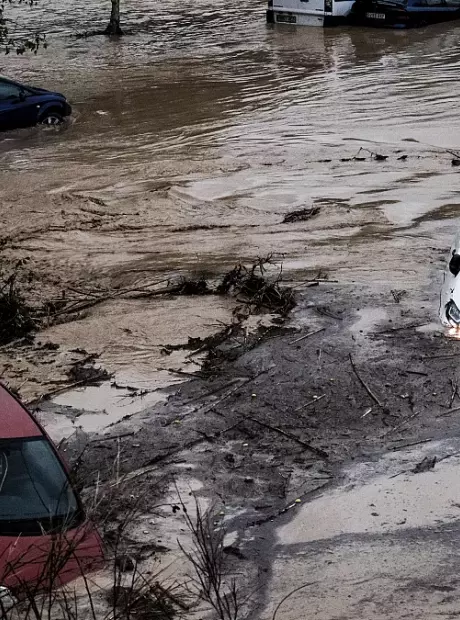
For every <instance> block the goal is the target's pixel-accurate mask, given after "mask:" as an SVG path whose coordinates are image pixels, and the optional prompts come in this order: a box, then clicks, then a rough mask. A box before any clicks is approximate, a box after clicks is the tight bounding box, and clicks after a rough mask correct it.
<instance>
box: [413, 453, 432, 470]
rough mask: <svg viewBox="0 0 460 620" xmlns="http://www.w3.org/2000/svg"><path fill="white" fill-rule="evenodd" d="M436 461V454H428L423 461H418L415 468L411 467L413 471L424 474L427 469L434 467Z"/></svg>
mask: <svg viewBox="0 0 460 620" xmlns="http://www.w3.org/2000/svg"><path fill="white" fill-rule="evenodd" d="M436 462H437V458H436V456H426V457H425V458H424V459H423V460H422V461H420V463H417V465H416V466H415V467H414V468H413V469H411V471H412V472H413V473H414V474H423V473H424V472H426V471H430V470H431V469H434V466H435V465H436Z"/></svg>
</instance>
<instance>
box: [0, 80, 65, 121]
mask: <svg viewBox="0 0 460 620" xmlns="http://www.w3.org/2000/svg"><path fill="white" fill-rule="evenodd" d="M71 113H72V108H71V107H70V105H69V103H68V101H67V99H66V98H65V96H64V95H61V94H60V93H54V92H51V91H48V90H45V89H44V88H35V87H33V86H25V85H24V84H19V83H18V82H13V81H12V80H8V79H7V78H4V77H0V130H1V131H5V130H7V129H18V128H20V127H30V126H32V125H37V124H38V123H41V124H43V125H60V124H61V123H62V122H63V121H64V119H65V118H66V117H67V116H70V114H71Z"/></svg>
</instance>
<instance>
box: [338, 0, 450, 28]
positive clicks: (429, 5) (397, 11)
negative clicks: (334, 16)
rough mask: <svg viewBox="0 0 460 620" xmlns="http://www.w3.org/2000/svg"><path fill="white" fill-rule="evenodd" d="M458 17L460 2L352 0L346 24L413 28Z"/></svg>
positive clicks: (441, 0)
mask: <svg viewBox="0 0 460 620" xmlns="http://www.w3.org/2000/svg"><path fill="white" fill-rule="evenodd" d="M459 18H460V0H356V2H355V3H354V5H353V7H352V9H351V12H350V15H349V21H350V22H351V23H352V24H356V25H359V26H374V27H375V26H376V27H379V28H385V27H386V28H413V27H416V26H426V25H427V24H435V23H439V22H446V21H451V20H454V19H459Z"/></svg>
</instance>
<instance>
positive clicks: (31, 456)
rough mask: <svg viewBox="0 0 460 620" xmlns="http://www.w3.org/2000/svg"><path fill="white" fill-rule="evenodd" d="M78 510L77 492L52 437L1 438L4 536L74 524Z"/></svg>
mask: <svg viewBox="0 0 460 620" xmlns="http://www.w3.org/2000/svg"><path fill="white" fill-rule="evenodd" d="M78 513H79V504H78V501H77V498H76V496H75V493H74V491H73V489H72V487H71V485H70V484H69V480H68V477H67V474H66V472H65V471H64V468H63V467H62V465H61V463H60V461H59V459H58V458H57V456H56V454H55V452H54V450H53V449H52V447H51V445H50V443H49V441H48V440H46V439H44V438H43V439H42V438H39V439H13V440H1V441H0V535H1V534H3V535H7V534H11V533H17V534H21V533H24V534H36V533H37V531H38V533H40V532H41V531H43V530H48V529H50V528H51V525H50V524H55V525H56V524H57V523H59V524H60V526H62V525H64V524H67V523H68V524H69V526H70V524H71V523H73V522H74V521H75V518H76V515H77V514H78ZM31 524H32V526H31Z"/></svg>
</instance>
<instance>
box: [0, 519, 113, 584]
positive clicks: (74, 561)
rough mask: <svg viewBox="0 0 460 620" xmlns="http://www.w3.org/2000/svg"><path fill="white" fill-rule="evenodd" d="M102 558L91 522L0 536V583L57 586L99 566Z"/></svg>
mask: <svg viewBox="0 0 460 620" xmlns="http://www.w3.org/2000/svg"><path fill="white" fill-rule="evenodd" d="M103 559H104V556H103V551H102V543H101V539H100V537H99V534H98V533H97V531H96V529H95V527H94V526H93V525H92V524H91V523H85V524H84V525H82V526H80V527H78V528H76V529H73V530H69V531H68V532H65V533H64V534H63V533H59V534H56V535H48V534H45V535H43V536H18V537H10V536H0V585H1V586H7V587H9V588H13V589H23V588H26V589H29V591H30V589H31V588H33V589H35V590H40V589H42V588H49V587H50V586H51V587H57V586H60V585H63V584H65V583H67V582H69V581H71V580H73V579H76V578H77V577H81V576H82V575H84V574H86V573H87V572H89V571H91V570H96V569H98V568H100V567H101V566H102V563H103Z"/></svg>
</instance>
